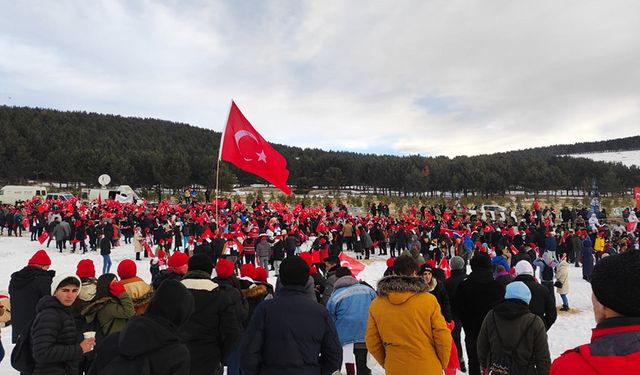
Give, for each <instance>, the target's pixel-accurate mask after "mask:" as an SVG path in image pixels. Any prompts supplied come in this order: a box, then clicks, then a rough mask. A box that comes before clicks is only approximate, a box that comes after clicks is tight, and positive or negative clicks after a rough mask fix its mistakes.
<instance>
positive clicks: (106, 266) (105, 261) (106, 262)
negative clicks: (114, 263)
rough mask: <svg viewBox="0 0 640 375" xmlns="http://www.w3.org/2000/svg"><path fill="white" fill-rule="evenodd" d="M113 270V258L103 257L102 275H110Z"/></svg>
mask: <svg viewBox="0 0 640 375" xmlns="http://www.w3.org/2000/svg"><path fill="white" fill-rule="evenodd" d="M109 270H111V256H110V255H103V256H102V274H103V275H104V274H105V273H109Z"/></svg>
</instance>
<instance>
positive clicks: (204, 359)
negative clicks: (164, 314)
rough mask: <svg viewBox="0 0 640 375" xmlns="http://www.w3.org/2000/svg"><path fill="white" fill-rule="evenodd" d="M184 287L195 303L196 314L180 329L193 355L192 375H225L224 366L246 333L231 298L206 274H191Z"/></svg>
mask: <svg viewBox="0 0 640 375" xmlns="http://www.w3.org/2000/svg"><path fill="white" fill-rule="evenodd" d="M182 284H183V285H184V286H186V287H187V289H188V290H189V292H190V293H191V295H192V296H193V300H194V303H195V311H194V312H193V314H192V315H191V317H190V318H189V320H187V322H186V323H185V324H184V325H182V327H181V328H180V336H181V337H182V340H183V342H184V344H185V345H186V346H187V348H189V353H190V354H191V375H195V374H202V375H205V374H212V373H216V372H215V371H214V370H217V371H219V373H222V366H221V363H225V362H226V361H227V358H228V357H229V353H231V351H232V350H233V349H234V348H235V346H236V344H237V343H238V341H239V340H240V335H241V333H242V326H241V325H240V322H239V321H238V319H237V318H236V317H235V315H234V314H235V306H234V304H233V302H232V301H231V297H230V296H229V295H228V294H227V293H226V292H225V291H223V290H222V289H221V288H220V287H219V286H218V284H216V283H214V282H213V281H211V280H210V279H209V275H207V274H206V272H202V271H190V272H187V274H186V275H185V276H184V278H183V279H182ZM212 371H213V372H212Z"/></svg>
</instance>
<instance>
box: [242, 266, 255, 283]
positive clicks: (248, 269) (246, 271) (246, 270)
mask: <svg viewBox="0 0 640 375" xmlns="http://www.w3.org/2000/svg"><path fill="white" fill-rule="evenodd" d="M240 277H249V278H251V279H255V278H256V266H254V265H253V264H251V263H247V264H243V265H242V267H240Z"/></svg>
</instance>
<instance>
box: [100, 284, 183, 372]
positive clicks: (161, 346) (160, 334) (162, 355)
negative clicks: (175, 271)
mask: <svg viewBox="0 0 640 375" xmlns="http://www.w3.org/2000/svg"><path fill="white" fill-rule="evenodd" d="M193 309H194V303H193V297H192V296H191V294H190V293H189V291H188V290H187V288H185V287H184V285H182V284H181V283H180V282H178V281H175V280H168V281H166V282H164V283H163V284H162V287H161V288H160V289H159V290H157V291H156V293H155V294H154V297H153V300H152V301H151V304H150V305H149V308H148V309H147V312H146V314H145V315H143V316H136V317H134V318H132V319H131V320H130V321H129V322H128V323H127V325H126V326H125V327H124V329H123V330H122V331H120V332H117V333H115V334H113V335H110V336H108V337H106V338H105V339H104V341H103V342H102V344H100V346H99V348H97V353H98V356H97V358H96V361H95V364H94V367H93V370H94V374H100V375H102V374H104V375H137V374H127V373H126V372H123V371H122V370H121V369H118V368H117V367H114V368H113V369H112V371H105V368H106V367H107V365H109V363H110V362H112V361H114V359H116V358H124V359H129V360H135V359H143V360H145V361H147V362H148V365H149V367H150V373H151V374H153V375H188V374H189V370H190V363H191V356H190V354H189V350H188V349H187V347H186V346H185V345H184V344H183V343H181V341H180V336H179V330H178V328H179V327H180V326H181V325H182V324H184V323H185V322H186V321H187V320H188V319H189V317H190V316H191V314H192V312H193Z"/></svg>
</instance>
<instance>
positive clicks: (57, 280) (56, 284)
mask: <svg viewBox="0 0 640 375" xmlns="http://www.w3.org/2000/svg"><path fill="white" fill-rule="evenodd" d="M66 279H75V280H76V282H77V283H78V293H79V291H80V288H81V287H82V281H80V279H79V278H78V276H76V275H64V274H60V275H56V276H54V277H53V281H52V282H51V294H52V295H53V294H54V293H55V292H56V290H58V288H60V287H61V286H66V285H69V284H70V282H65V283H64V285H61V284H62V283H63V281H65V280H66Z"/></svg>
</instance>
